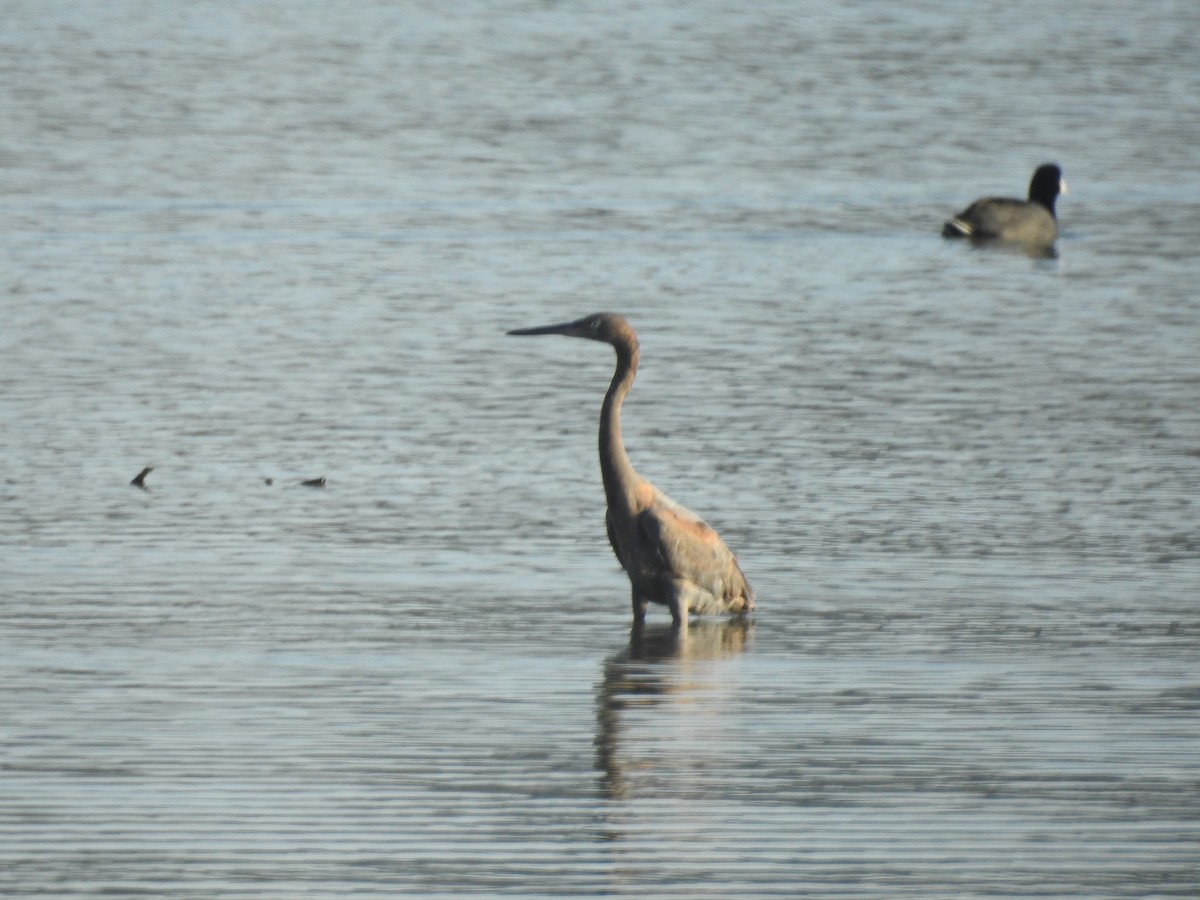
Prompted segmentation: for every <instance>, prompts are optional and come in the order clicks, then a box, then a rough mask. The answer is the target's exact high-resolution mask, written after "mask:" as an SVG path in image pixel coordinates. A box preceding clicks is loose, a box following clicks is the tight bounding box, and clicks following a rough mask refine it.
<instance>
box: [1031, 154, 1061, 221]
mask: <svg viewBox="0 0 1200 900" xmlns="http://www.w3.org/2000/svg"><path fill="white" fill-rule="evenodd" d="M1066 192H1067V183H1066V181H1064V180H1063V174H1062V169H1060V168H1059V167H1058V166H1056V165H1055V164H1054V163H1046V165H1044V166H1038V169H1037V171H1036V172H1034V173H1033V180H1032V181H1030V182H1029V202H1030V203H1039V204H1041V205H1042V206H1044V207H1046V209H1048V210H1050V215H1054V202H1055V201H1056V200H1057V199H1058V195H1059V194H1065V193H1066Z"/></svg>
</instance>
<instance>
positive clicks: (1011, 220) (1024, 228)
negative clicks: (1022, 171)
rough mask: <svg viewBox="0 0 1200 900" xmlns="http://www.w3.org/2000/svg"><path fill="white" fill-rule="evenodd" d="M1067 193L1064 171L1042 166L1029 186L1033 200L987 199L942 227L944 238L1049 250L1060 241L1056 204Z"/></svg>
mask: <svg viewBox="0 0 1200 900" xmlns="http://www.w3.org/2000/svg"><path fill="white" fill-rule="evenodd" d="M1065 193H1067V182H1066V181H1065V180H1064V179H1063V176H1062V170H1061V169H1060V168H1059V167H1058V166H1056V165H1054V164H1053V163H1047V164H1046V165H1044V166H1039V167H1038V169H1037V171H1036V172H1034V173H1033V179H1032V180H1031V181H1030V182H1029V199H1028V200H1018V199H1017V198H1015V197H984V198H983V199H981V200H976V201H975V202H974V203H972V204H971V205H970V206H968V207H967V208H966V209H964V210H963V211H962V212H960V213H959V214H958V215H957V216H955V217H954V218H953V219H950V220H949V221H948V222H946V224H945V225H943V226H942V236H943V237H949V238H970V239H972V240H974V241H1003V242H1005V243H1010V244H1022V245H1025V246H1028V247H1049V246H1050V245H1051V244H1053V243H1054V242H1055V240H1057V239H1058V220H1057V218H1056V217H1055V212H1054V204H1055V202H1056V201H1057V200H1058V195H1059V194H1065Z"/></svg>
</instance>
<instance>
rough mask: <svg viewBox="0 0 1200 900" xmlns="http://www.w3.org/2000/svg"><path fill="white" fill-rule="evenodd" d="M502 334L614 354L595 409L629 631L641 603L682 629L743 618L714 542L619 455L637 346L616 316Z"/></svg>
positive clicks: (741, 584)
mask: <svg viewBox="0 0 1200 900" xmlns="http://www.w3.org/2000/svg"><path fill="white" fill-rule="evenodd" d="M508 333H509V334H514V335H530V334H563V335H567V336H568V337H579V338H587V339H588V340H593V341H603V342H604V343H606V344H610V345H611V346H612V347H613V349H614V350H616V352H617V369H616V372H615V373H614V374H613V378H612V383H611V384H610V385H609V386H608V393H607V394H605V396H604V404H603V405H602V406H601V408H600V474H601V477H602V479H603V481H604V495H605V497H606V499H607V500H608V511H607V513H606V514H605V519H606V522H607V525H608V540H609V543H610V544H612V548H613V552H614V553H616V555H617V559H618V560H619V561H620V563H621V565H622V566H623V567H624V569H625V572H626V573H627V574H628V575H629V581H630V584H631V585H632V589H633V593H632V599H633V621H634V624H635V625H637V624H640V623H641V622H643V621H644V620H645V618H646V606H647V604H648V603H661V604H663V605H664V606H666V607H668V608H669V609H670V610H671V619H672V620H673V621H674V622H675V624H676V625H678V626H681V627H684V628H686V627H687V621H688V615H689V613H695V614H697V615H705V614H712V613H734V614H743V613H747V612H749V611H750V610H752V609H754V592H753V591H752V590H751V589H750V585H749V584H747V583H746V577H745V576H744V575H743V574H742V570H741V567H740V566H739V565H738V561H737V559H736V558H735V557H734V555H733V553H731V552H730V550H729V548H728V547H726V546H725V542H724V541H722V540H721V537H720V535H718V534H717V533H716V532H715V531H714V530H713V529H712V528H710V527H709V526H708V525H707V524H705V523H704V521H703V520H702V519H701V518H700V517H699V516H697V515H696V514H695V513H693V512H692V511H691V510H689V509H686V508H684V507H683V506H680V505H679V504H678V503H676V502H674V501H673V500H671V499H670V498H669V497H667V495H666V494H664V493H663V492H662V491H660V490H658V488H656V487H654V485H652V484H650V482H648V481H646V479H644V478H642V476H641V475H639V474H638V473H637V472H636V471H634V468H633V465H632V464H631V463H630V462H629V457H628V455H627V454H626V453H625V443H624V441H622V439H621V405H622V403H624V401H625V397H626V395H627V394H628V393H629V389H630V388H631V387H632V386H633V380H634V378H635V377H636V375H637V367H638V339H637V335H636V334H635V333H634V331H633V328H632V327H631V326H630V324H629V322H627V321H626V320H625V319H624V317H622V316H619V315H616V314H615V313H595V314H593V315H590V316H585V317H584V318H582V319H579V320H577V321H574V322H564V323H562V324H560V325H546V326H542V327H540V328H518V329H516V330H514V331H510V332H508Z"/></svg>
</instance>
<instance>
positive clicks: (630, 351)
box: [600, 341, 638, 509]
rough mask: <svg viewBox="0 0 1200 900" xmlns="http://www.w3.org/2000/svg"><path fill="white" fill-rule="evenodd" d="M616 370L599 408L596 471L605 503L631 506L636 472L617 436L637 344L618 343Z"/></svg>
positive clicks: (636, 355)
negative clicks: (602, 483)
mask: <svg viewBox="0 0 1200 900" xmlns="http://www.w3.org/2000/svg"><path fill="white" fill-rule="evenodd" d="M615 349H616V351H617V371H616V372H614V373H613V379H612V384H610V385H609V386H608V393H607V394H605V395H604V405H603V406H602V407H601V408H600V474H601V476H602V477H603V479H604V494H605V497H606V498H607V499H608V505H609V506H610V507H613V506H624V507H625V508H628V509H632V508H633V504H634V488H635V487H636V485H637V481H638V474H637V472H635V471H634V470H633V465H632V464H631V463H630V462H629V455H628V454H627V453H626V452H625V442H624V441H623V440H622V439H621V405H622V404H623V403H624V402H625V395H626V394H628V393H629V389H630V388H631V387H632V386H633V379H634V378H635V377H636V376H637V366H638V346H637V343H636V341H635V342H633V343H632V344H629V345H624V344H618V345H616V347H615Z"/></svg>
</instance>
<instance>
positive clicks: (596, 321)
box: [588, 319, 600, 331]
mask: <svg viewBox="0 0 1200 900" xmlns="http://www.w3.org/2000/svg"><path fill="white" fill-rule="evenodd" d="M599 327H600V320H599V319H592V321H591V322H589V323H588V328H590V329H592V331H595V330H596V329H598V328H599Z"/></svg>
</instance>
